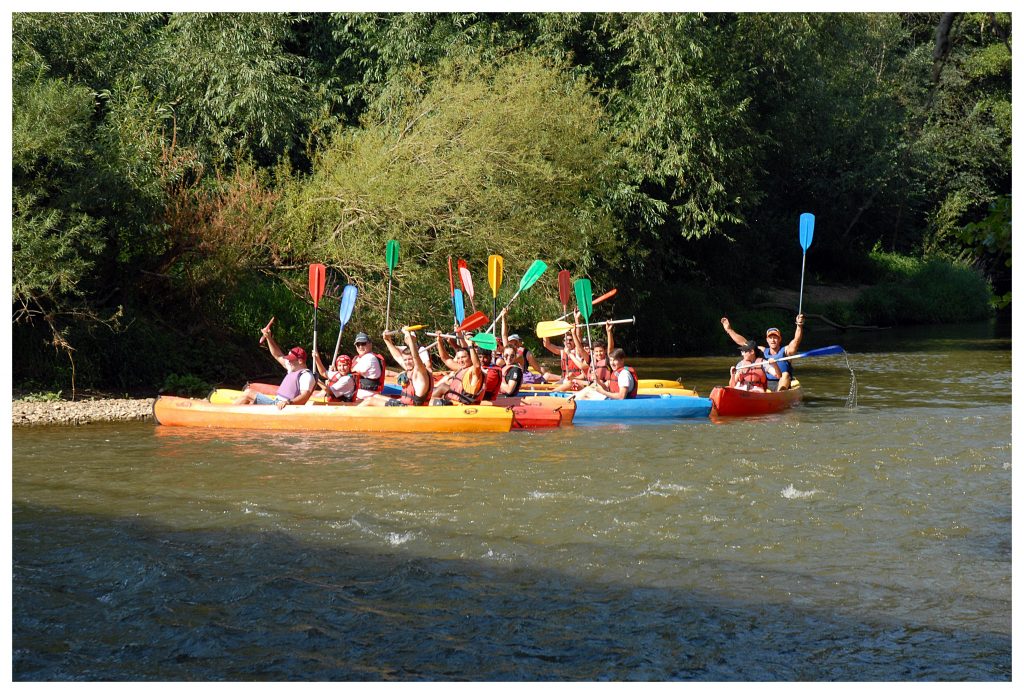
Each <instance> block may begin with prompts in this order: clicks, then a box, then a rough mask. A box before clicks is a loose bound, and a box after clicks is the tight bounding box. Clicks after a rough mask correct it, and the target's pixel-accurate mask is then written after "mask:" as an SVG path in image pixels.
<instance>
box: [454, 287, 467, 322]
mask: <svg viewBox="0 0 1024 694" xmlns="http://www.w3.org/2000/svg"><path fill="white" fill-rule="evenodd" d="M464 320H466V304H465V299H463V298H462V290H461V289H456V290H455V322H456V323H458V324H459V325H462V321H464Z"/></svg>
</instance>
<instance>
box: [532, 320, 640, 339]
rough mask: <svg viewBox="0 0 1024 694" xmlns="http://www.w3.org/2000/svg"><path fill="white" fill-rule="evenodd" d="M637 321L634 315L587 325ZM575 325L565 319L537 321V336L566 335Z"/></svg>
mask: <svg viewBox="0 0 1024 694" xmlns="http://www.w3.org/2000/svg"><path fill="white" fill-rule="evenodd" d="M635 322H636V318H635V317H634V318H620V319H618V320H613V321H604V322H602V323H587V324H586V325H587V327H588V328H589V327H590V326H592V325H593V326H595V327H596V326H600V325H607V324H608V323H611V324H612V325H620V324H622V323H635ZM573 327H574V326H573V324H572V323H566V322H565V321H564V320H549V321H541V322H540V323H537V337H540V338H545V337H555V336H557V335H564V334H566V333H567V332H569V331H570V330H572V329H573Z"/></svg>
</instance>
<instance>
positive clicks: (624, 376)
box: [618, 369, 633, 393]
mask: <svg viewBox="0 0 1024 694" xmlns="http://www.w3.org/2000/svg"><path fill="white" fill-rule="evenodd" d="M618 381H619V390H621V391H622V392H624V393H628V392H629V391H631V390H633V374H631V373H629V370H628V369H623V370H622V371H620V372H619V378H618Z"/></svg>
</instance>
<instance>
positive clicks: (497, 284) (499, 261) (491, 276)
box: [487, 255, 505, 316]
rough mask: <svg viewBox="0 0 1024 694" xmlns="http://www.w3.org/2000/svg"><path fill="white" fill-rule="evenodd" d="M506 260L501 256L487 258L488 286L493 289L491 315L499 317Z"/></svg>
mask: <svg viewBox="0 0 1024 694" xmlns="http://www.w3.org/2000/svg"><path fill="white" fill-rule="evenodd" d="M504 271H505V259H504V258H502V257H501V256H500V255H489V256H487V284H488V286H490V288H491V315H494V316H497V315H498V290H499V289H500V288H501V280H502V277H501V276H502V274H503V273H504Z"/></svg>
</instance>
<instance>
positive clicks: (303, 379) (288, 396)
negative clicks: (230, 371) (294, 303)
mask: <svg viewBox="0 0 1024 694" xmlns="http://www.w3.org/2000/svg"><path fill="white" fill-rule="evenodd" d="M262 333H263V337H265V338H266V340H267V346H268V347H269V348H270V353H271V354H272V355H273V356H274V359H276V360H277V362H278V363H279V364H280V365H281V366H283V367H284V369H285V371H287V372H288V373H287V375H286V376H285V377H284V380H282V381H281V385H280V386H278V388H277V395H275V396H273V397H271V396H269V395H266V394H265V393H259V392H257V391H255V390H253V389H252V388H249V387H247V388H246V389H245V390H244V391H243V392H242V394H241V395H240V396H239V397H238V399H237V400H235V404H236V405H252V404H256V405H277V409H279V410H281V409H284V408H285V407H287V406H288V405H304V404H306V401H307V400H309V396H310V395H312V394H313V389H314V388H315V387H316V379H315V378H313V372H312V371H310V370H309V369H308V368H306V350H304V349H303V348H302V347H292V348H291V349H290V350H288V352H287V353H285V352H284V351H282V350H281V348H280V346H278V344H277V341H276V340H275V339H274V336H273V335H272V334H271V333H270V326H269V325H268V326H267V327H265V328H263V330H262Z"/></svg>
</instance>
